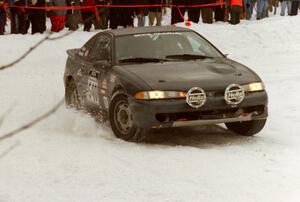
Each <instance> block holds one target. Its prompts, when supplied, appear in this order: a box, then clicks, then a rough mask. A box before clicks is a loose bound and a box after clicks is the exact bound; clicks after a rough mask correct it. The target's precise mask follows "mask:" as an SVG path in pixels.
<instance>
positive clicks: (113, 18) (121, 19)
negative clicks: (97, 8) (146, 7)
mask: <svg viewBox="0 0 300 202" xmlns="http://www.w3.org/2000/svg"><path fill="white" fill-rule="evenodd" d="M133 4H134V0H112V5H133ZM133 17H134V9H133V8H128V7H127V8H110V10H109V19H110V23H109V27H110V28H111V29H116V28H118V26H123V27H133Z"/></svg>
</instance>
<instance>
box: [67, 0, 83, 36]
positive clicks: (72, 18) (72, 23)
mask: <svg viewBox="0 0 300 202" xmlns="http://www.w3.org/2000/svg"><path fill="white" fill-rule="evenodd" d="M67 5H68V6H80V0H67ZM80 15H81V11H80V10H77V9H72V10H68V11H67V16H66V27H69V30H71V31H75V30H77V29H78V27H79V26H78V25H79V23H80V18H81V16H80Z"/></svg>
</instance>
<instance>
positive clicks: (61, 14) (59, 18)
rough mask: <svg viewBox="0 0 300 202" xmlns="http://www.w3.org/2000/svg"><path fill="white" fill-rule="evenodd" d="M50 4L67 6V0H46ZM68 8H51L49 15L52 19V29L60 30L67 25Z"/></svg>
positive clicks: (53, 30)
mask: <svg viewBox="0 0 300 202" xmlns="http://www.w3.org/2000/svg"><path fill="white" fill-rule="evenodd" d="M46 2H47V5H48V6H54V7H55V6H67V1H66V0H46ZM66 14H67V11H66V10H50V11H48V15H49V17H50V20H51V31H52V32H59V31H61V30H62V29H64V27H65V23H66Z"/></svg>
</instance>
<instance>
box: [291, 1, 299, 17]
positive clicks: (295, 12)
mask: <svg viewBox="0 0 300 202" xmlns="http://www.w3.org/2000/svg"><path fill="white" fill-rule="evenodd" d="M299 4H300V0H292V9H291V15H298V9H299Z"/></svg>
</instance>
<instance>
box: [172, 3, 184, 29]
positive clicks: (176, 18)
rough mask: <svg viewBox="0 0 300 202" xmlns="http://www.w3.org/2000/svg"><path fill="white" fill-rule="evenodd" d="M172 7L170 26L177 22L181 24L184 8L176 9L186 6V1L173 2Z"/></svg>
mask: <svg viewBox="0 0 300 202" xmlns="http://www.w3.org/2000/svg"><path fill="white" fill-rule="evenodd" d="M173 5H174V6H173V7H172V12H171V24H172V25H173V24H176V23H178V22H183V21H184V18H183V16H184V14H185V11H186V7H180V8H178V7H176V6H179V5H182V6H184V5H188V0H173Z"/></svg>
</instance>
